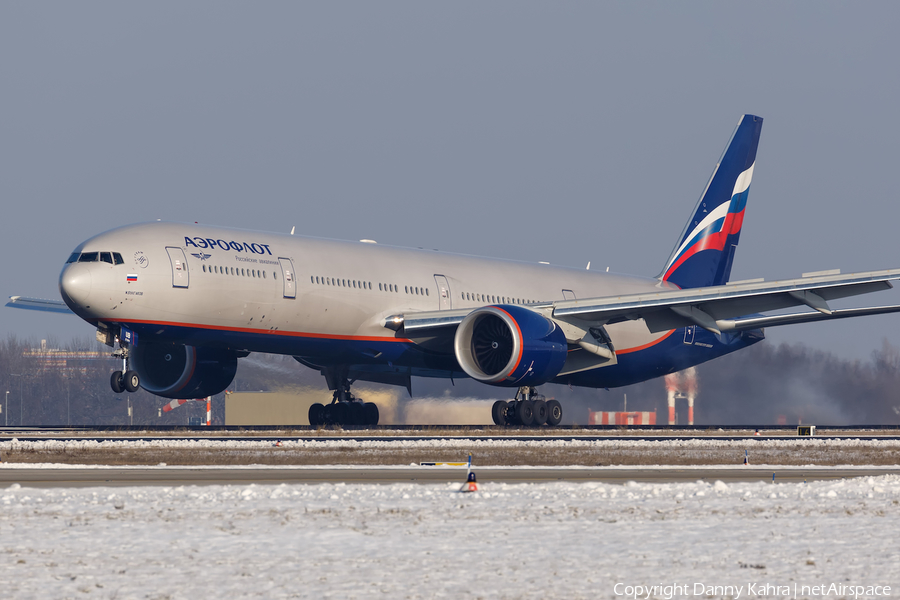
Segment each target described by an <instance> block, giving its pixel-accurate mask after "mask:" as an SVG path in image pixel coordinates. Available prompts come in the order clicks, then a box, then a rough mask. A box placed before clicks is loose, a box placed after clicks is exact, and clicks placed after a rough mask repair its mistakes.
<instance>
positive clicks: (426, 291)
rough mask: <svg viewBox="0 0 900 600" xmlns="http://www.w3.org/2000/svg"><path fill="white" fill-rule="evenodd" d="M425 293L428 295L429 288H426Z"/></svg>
mask: <svg viewBox="0 0 900 600" xmlns="http://www.w3.org/2000/svg"><path fill="white" fill-rule="evenodd" d="M425 295H426V296H427V295H428V288H425Z"/></svg>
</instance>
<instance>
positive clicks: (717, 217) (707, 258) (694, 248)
mask: <svg viewBox="0 0 900 600" xmlns="http://www.w3.org/2000/svg"><path fill="white" fill-rule="evenodd" d="M762 122H763V120H762V118H761V117H757V116H754V115H744V116H743V117H741V120H740V121H739V122H738V126H737V128H736V129H735V130H734V134H733V135H732V136H731V141H730V142H729V143H728V146H727V147H726V148H725V153H724V154H723V155H722V158H721V160H720V161H719V164H718V165H716V169H715V171H713V174H712V177H710V179H709V183H707V184H706V190H705V191H704V192H703V195H702V196H700V200H699V201H698V202H697V207H696V208H695V209H694V215H693V217H692V218H691V220H690V221H688V224H687V226H686V227H685V229H684V231H683V232H682V234H681V237H680V238H679V240H678V244H677V245H676V246H675V249H674V250H673V251H672V255H671V256H670V257H669V260H668V262H667V263H666V267H665V269H663V272H662V273H661V274H660V277H659V278H660V279H662V280H663V281H668V282H670V283H674V284H675V285H677V286H678V287H680V288H682V289H684V288H695V287H707V286H711V285H724V284H725V283H727V282H728V277H729V276H730V275H731V264H732V261H733V260H734V252H735V250H736V249H737V244H738V239H739V238H740V236H741V226H742V225H743V222H744V208H745V207H746V205H747V196H748V194H749V193H750V179H751V178H752V177H753V166H754V164H755V163H756V148H757V146H758V145H759V134H760V130H761V129H762Z"/></svg>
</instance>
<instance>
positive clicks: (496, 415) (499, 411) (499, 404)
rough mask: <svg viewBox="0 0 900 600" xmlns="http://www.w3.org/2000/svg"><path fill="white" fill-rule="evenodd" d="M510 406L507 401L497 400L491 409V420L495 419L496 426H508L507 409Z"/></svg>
mask: <svg viewBox="0 0 900 600" xmlns="http://www.w3.org/2000/svg"><path fill="white" fill-rule="evenodd" d="M508 406H509V405H508V404H507V403H506V401H505V400H497V401H496V402H494V406H492V407H491V418H492V419H494V425H506V409H507V407H508Z"/></svg>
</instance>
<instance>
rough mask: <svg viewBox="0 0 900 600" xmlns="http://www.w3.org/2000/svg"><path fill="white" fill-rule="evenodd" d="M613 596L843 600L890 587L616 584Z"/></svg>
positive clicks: (882, 592) (888, 590)
mask: <svg viewBox="0 0 900 600" xmlns="http://www.w3.org/2000/svg"><path fill="white" fill-rule="evenodd" d="M613 593H614V594H615V595H616V596H622V597H624V598H633V599H634V600H637V599H638V598H642V599H644V600H650V598H660V599H662V600H672V598H686V597H692V596H708V597H717V598H725V597H727V598H733V599H734V600H738V599H739V598H810V597H817V596H822V597H828V598H833V597H835V596H843V597H845V598H854V600H856V599H858V598H875V597H879V596H890V595H891V587H890V586H887V585H848V584H845V583H819V584H814V585H802V584H799V583H793V584H791V585H776V584H772V583H745V584H741V585H708V584H705V583H699V582H695V583H670V584H657V585H628V584H625V583H617V584H616V585H615V586H613Z"/></svg>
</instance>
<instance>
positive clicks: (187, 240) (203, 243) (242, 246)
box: [184, 236, 272, 260]
mask: <svg viewBox="0 0 900 600" xmlns="http://www.w3.org/2000/svg"><path fill="white" fill-rule="evenodd" d="M184 245H185V246H193V247H194V248H209V249H210V250H213V249H215V248H221V249H222V250H231V251H234V252H247V253H249V254H268V255H269V256H272V251H271V250H269V245H268V244H255V243H247V242H237V241H234V240H231V241H230V242H229V241H227V240H217V239H214V238H202V237H192V238H191V237H188V236H184ZM193 256H197V255H196V254H194V255H193ZM198 258H199V257H198ZM201 260H202V259H201Z"/></svg>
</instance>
